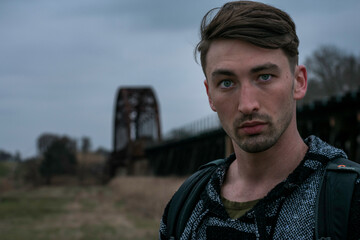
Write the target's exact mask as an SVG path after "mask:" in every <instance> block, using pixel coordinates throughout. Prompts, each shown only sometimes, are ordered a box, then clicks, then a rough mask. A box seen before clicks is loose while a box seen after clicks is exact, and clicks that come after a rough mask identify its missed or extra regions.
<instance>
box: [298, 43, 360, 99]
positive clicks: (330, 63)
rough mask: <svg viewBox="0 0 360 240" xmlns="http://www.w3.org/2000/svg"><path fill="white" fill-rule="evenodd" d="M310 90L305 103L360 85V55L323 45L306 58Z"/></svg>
mask: <svg viewBox="0 0 360 240" xmlns="http://www.w3.org/2000/svg"><path fill="white" fill-rule="evenodd" d="M305 65H306V67H307V69H308V75H309V90H308V93H307V96H306V97H305V99H304V103H309V102H311V101H313V100H318V99H323V98H325V97H329V96H335V95H338V94H343V93H345V92H348V91H350V90H354V89H357V88H358V87H359V86H360V57H355V56H354V55H353V54H348V53H346V52H345V51H342V50H341V49H339V48H338V47H335V46H331V45H326V46H321V47H320V48H319V49H317V50H316V51H314V53H313V54H312V55H311V56H310V57H308V58H306V60H305Z"/></svg>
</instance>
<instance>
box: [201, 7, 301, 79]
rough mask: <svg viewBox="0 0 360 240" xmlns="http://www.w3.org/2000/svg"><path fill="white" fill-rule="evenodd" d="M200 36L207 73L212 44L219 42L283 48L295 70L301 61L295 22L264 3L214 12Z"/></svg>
mask: <svg viewBox="0 0 360 240" xmlns="http://www.w3.org/2000/svg"><path fill="white" fill-rule="evenodd" d="M216 11H217V13H216V14H215V16H214V17H212V15H214V13H215V12H216ZM200 33H201V40H200V42H199V43H198V44H197V46H196V48H195V54H196V52H197V51H198V52H200V61H201V65H202V68H203V71H204V73H205V68H206V56H207V53H208V51H209V48H210V45H211V43H212V41H214V40H218V39H239V40H243V41H246V42H249V43H251V44H254V45H256V46H259V47H262V48H270V49H279V48H280V49H282V50H283V51H284V53H285V55H286V56H287V57H288V60H289V64H290V68H291V70H292V71H294V69H295V66H296V65H297V62H298V54H299V52H298V46H299V39H298V37H297V35H296V30H295V24H294V22H293V20H292V19H291V17H290V16H289V15H288V14H287V13H285V12H284V11H282V10H280V9H278V8H275V7H272V6H270V5H267V4H264V3H259V2H252V1H235V2H228V3H226V4H225V5H224V6H222V7H221V8H214V9H211V10H210V11H209V12H207V13H206V15H205V16H204V17H203V19H202V22H201V28H200Z"/></svg>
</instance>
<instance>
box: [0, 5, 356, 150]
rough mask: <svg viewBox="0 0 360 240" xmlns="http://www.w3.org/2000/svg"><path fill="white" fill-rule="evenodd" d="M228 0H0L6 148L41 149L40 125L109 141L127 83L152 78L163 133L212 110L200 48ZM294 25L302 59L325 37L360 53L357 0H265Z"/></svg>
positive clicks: (0, 113)
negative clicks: (207, 25) (204, 29)
mask: <svg viewBox="0 0 360 240" xmlns="http://www.w3.org/2000/svg"><path fill="white" fill-rule="evenodd" d="M225 2H226V1H221V0H201V1H200V0H187V1H175V0H62V1H57V0H33V1H29V0H1V1H0V39H1V40H0V149H3V150H6V151H9V152H11V153H15V151H20V153H21V156H22V157H30V156H33V155H35V154H36V140H37V138H38V136H39V135H40V134H42V133H45V132H48V133H55V134H59V135H63V134H66V135H69V136H71V137H73V138H76V139H80V138H81V137H82V136H88V137H90V138H91V140H92V143H93V147H94V148H97V147H99V146H103V147H105V148H108V149H111V136H112V118H113V105H114V98H115V94H116V91H117V89H118V88H119V87H121V86H144V85H145V86H151V87H152V88H153V89H154V91H155V93H156V95H157V99H158V101H159V103H160V111H161V112H160V113H161V123H162V129H163V132H165V133H166V132H168V131H169V130H171V129H173V128H177V127H180V126H183V125H185V124H187V123H190V122H192V121H194V120H197V119H200V118H203V117H206V116H208V115H210V114H211V110H210V108H209V107H208V103H207V97H206V93H205V90H204V87H203V79H204V77H203V74H202V71H201V67H200V66H199V65H198V64H196V63H195V61H194V58H193V48H194V46H195V45H196V43H197V41H198V28H199V24H200V21H201V18H202V16H203V15H204V14H205V13H206V12H207V11H208V10H209V9H211V8H213V7H218V6H221V5H223V4H224V3H225ZM264 2H266V3H270V4H272V5H274V6H277V7H279V8H281V9H283V10H285V11H287V12H288V13H289V14H290V15H291V16H292V18H293V19H294V21H295V23H296V24H297V30H298V35H299V38H300V62H303V61H304V59H305V58H306V57H307V56H309V55H310V54H311V53H312V51H314V49H316V48H317V47H319V46H320V45H322V44H332V45H336V46H338V47H340V48H341V49H344V50H345V51H347V52H349V53H354V54H355V55H359V54H360V44H359V42H360V41H359V40H360V14H359V11H360V1H358V0H346V1H339V0H303V1H295V0H273V1H271V0H268V1H264Z"/></svg>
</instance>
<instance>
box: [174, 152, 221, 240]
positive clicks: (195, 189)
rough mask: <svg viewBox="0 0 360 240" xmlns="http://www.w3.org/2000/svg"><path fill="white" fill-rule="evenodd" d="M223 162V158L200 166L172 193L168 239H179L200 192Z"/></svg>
mask: <svg viewBox="0 0 360 240" xmlns="http://www.w3.org/2000/svg"><path fill="white" fill-rule="evenodd" d="M224 162H225V160H224V159H218V160H215V161H212V162H209V163H207V164H205V165H203V166H201V167H200V169H199V170H198V171H197V172H195V173H194V174H193V175H191V176H190V177H189V178H188V179H187V180H186V181H185V182H184V183H183V184H182V185H181V186H180V188H179V189H178V190H177V192H176V193H175V194H174V196H173V198H172V199H171V202H170V206H169V210H168V216H167V228H168V229H167V234H168V238H169V239H171V240H173V239H180V236H181V234H182V232H183V231H184V229H185V226H186V223H187V221H188V219H189V218H190V215H191V213H192V211H193V209H194V207H195V204H196V203H197V202H198V199H199V197H200V194H201V192H202V191H203V190H204V189H205V186H206V184H207V183H208V182H209V179H210V177H211V175H212V174H213V172H214V171H215V170H216V168H217V167H218V166H219V165H220V164H222V163H224Z"/></svg>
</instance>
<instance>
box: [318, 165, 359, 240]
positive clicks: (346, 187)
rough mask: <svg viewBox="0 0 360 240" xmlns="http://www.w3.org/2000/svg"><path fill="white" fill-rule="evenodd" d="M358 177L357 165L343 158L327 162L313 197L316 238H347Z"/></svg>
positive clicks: (332, 239) (321, 239)
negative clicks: (315, 202)
mask: <svg viewBox="0 0 360 240" xmlns="http://www.w3.org/2000/svg"><path fill="white" fill-rule="evenodd" d="M359 177H360V164H357V163H355V162H353V161H350V160H348V159H344V158H339V159H335V160H334V161H331V162H329V163H328V165H327V166H326V170H325V174H324V176H323V179H322V183H321V190H320V192H319V193H318V197H317V204H316V219H315V235H316V239H318V240H337V239H339V240H340V239H347V229H348V220H349V213H350V205H351V199H352V195H353V191H354V186H355V181H356V179H357V178H359Z"/></svg>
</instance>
